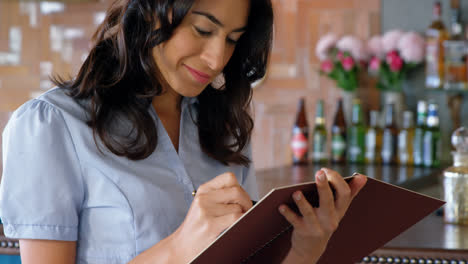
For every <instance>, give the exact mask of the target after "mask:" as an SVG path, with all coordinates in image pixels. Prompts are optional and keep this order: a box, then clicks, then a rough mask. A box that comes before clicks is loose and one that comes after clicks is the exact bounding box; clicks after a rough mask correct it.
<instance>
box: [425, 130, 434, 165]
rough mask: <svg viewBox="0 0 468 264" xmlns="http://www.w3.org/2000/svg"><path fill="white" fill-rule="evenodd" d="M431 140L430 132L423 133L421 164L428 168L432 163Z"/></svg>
mask: <svg viewBox="0 0 468 264" xmlns="http://www.w3.org/2000/svg"><path fill="white" fill-rule="evenodd" d="M432 141H433V139H432V132H431V131H426V133H424V138H423V142H424V143H423V144H424V151H423V155H424V157H423V162H424V166H426V167H430V166H432V162H433V157H434V148H433V147H432V145H433V142H432Z"/></svg>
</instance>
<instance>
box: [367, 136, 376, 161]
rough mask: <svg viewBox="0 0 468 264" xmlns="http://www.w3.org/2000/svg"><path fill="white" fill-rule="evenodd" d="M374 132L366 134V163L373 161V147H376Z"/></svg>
mask: <svg viewBox="0 0 468 264" xmlns="http://www.w3.org/2000/svg"><path fill="white" fill-rule="evenodd" d="M375 141H376V136H375V131H372V130H371V131H369V132H368V133H367V134H366V159H367V160H368V161H374V160H375V147H376V142H375Z"/></svg>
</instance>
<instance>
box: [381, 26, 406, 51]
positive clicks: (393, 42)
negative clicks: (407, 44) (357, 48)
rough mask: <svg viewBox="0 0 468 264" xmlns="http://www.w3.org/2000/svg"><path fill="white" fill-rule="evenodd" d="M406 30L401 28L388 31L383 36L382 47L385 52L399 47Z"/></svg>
mask: <svg viewBox="0 0 468 264" xmlns="http://www.w3.org/2000/svg"><path fill="white" fill-rule="evenodd" d="M403 34H404V32H403V31H401V30H392V31H388V32H387V33H385V34H384V35H383V36H382V48H383V51H384V52H385V53H387V52H390V51H392V50H396V49H398V42H399V41H400V38H401V37H402V36H403Z"/></svg>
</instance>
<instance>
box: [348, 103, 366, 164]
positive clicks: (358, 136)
mask: <svg viewBox="0 0 468 264" xmlns="http://www.w3.org/2000/svg"><path fill="white" fill-rule="evenodd" d="M351 120H352V123H351V126H350V127H349V130H348V139H349V140H348V154H347V160H348V162H351V163H364V158H365V151H366V146H365V141H366V127H365V125H364V122H363V120H362V110H361V101H360V100H359V99H355V100H354V101H353V113H352V118H351Z"/></svg>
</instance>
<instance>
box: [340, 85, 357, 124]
mask: <svg viewBox="0 0 468 264" xmlns="http://www.w3.org/2000/svg"><path fill="white" fill-rule="evenodd" d="M341 98H342V100H343V112H344V116H345V120H346V125H347V126H349V125H351V121H352V113H353V101H354V99H356V98H357V94H356V92H355V91H345V90H341Z"/></svg>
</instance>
